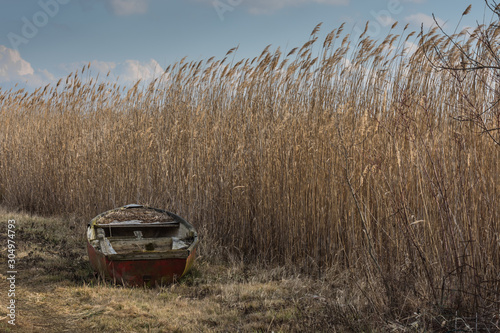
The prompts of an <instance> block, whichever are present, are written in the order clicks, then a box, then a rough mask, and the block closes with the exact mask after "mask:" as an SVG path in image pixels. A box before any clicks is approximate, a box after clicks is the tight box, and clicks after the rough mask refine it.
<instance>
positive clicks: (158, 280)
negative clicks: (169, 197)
mask: <svg viewBox="0 0 500 333" xmlns="http://www.w3.org/2000/svg"><path fill="white" fill-rule="evenodd" d="M197 245H198V234H197V232H196V230H195V229H194V227H193V226H192V225H191V224H189V223H188V222H187V221H186V220H184V219H183V218H181V217H180V216H178V215H176V214H174V213H171V212H168V211H165V210H162V209H157V208H152V207H147V206H143V205H137V204H132V205H126V206H123V207H120V208H116V209H112V210H109V211H107V212H104V213H102V214H99V215H97V216H96V217H95V218H93V219H92V220H91V222H90V224H89V225H88V228H87V251H88V254H89V259H90V264H91V266H92V268H93V269H94V270H95V271H96V272H98V273H99V274H100V275H101V276H102V277H104V278H106V279H111V280H114V281H116V282H118V283H121V284H123V285H126V286H143V285H147V286H155V285H161V284H167V283H170V282H172V281H174V280H175V279H177V278H181V277H182V276H183V275H185V274H186V273H187V272H188V271H189V269H190V268H191V266H192V265H193V262H194V260H195V255H196V248H197Z"/></svg>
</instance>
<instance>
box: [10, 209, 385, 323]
mask: <svg viewBox="0 0 500 333" xmlns="http://www.w3.org/2000/svg"><path fill="white" fill-rule="evenodd" d="M9 219H15V220H16V226H17V228H16V235H15V241H16V245H17V264H16V269H17V270H18V275H17V279H16V299H17V303H16V326H15V327H14V326H11V325H9V324H8V323H7V321H8V320H9V318H8V317H7V312H6V303H5V302H6V301H7V297H6V292H5V291H6V290H8V284H7V280H6V275H4V273H5V272H6V271H7V263H6V260H7V259H6V257H7V254H6V253H7V251H6V245H5V244H6V243H7V237H6V236H5V235H6V231H5V230H4V231H3V232H1V238H0V239H1V244H2V251H1V257H0V258H1V261H0V267H2V269H1V270H0V272H1V273H2V275H0V276H1V280H0V290H2V295H3V299H2V303H4V304H2V306H1V308H0V319H1V320H0V331H1V332H235V331H243V332H271V331H274V332H292V331H297V332H298V331H301V332H303V331H371V330H372V329H373V327H376V324H375V322H372V324H370V317H369V316H367V317H365V318H362V317H361V314H360V309H361V308H360V307H362V305H363V302H364V301H363V299H362V298H361V296H360V295H359V293H356V292H355V291H348V290H347V289H346V288H343V287H342V285H343V282H342V280H343V279H342V276H341V275H338V276H337V279H333V278H325V279H315V280H310V279H309V278H306V277H300V276H297V275H295V277H293V276H292V275H291V274H290V273H287V272H286V271H285V270H284V269H282V268H274V269H263V268H260V269H257V268H251V267H248V266H246V265H245V264H243V263H242V262H241V261H239V260H234V259H233V260H230V261H229V262H227V263H226V264H217V263H209V262H208V261H207V260H205V259H204V258H203V257H201V258H200V260H198V262H197V264H196V266H195V268H194V269H193V270H192V272H191V273H190V274H189V275H187V276H186V277H185V278H184V279H182V280H181V281H179V282H178V283H175V284H172V285H170V286H167V287H163V288H155V289H141V288H136V289H130V288H122V287H120V286H115V285H112V284H110V283H107V282H103V281H99V280H98V279H96V278H94V276H93V273H92V271H91V269H90V267H89V264H88V258H87V256H86V251H85V240H84V237H83V235H84V228H85V222H84V221H77V220H74V219H73V220H72V219H71V218H69V220H70V222H69V223H68V219H67V218H43V217H39V216H31V215H28V214H23V213H9V212H7V211H6V210H4V209H0V221H1V225H2V227H4V228H5V227H6V225H7V221H8V220H9ZM364 315H365V316H366V315H367V314H366V313H365V314H364ZM372 325H373V326H372ZM370 326H372V327H371V328H370ZM374 331H376V330H374Z"/></svg>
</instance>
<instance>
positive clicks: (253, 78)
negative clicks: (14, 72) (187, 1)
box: [0, 26, 500, 322]
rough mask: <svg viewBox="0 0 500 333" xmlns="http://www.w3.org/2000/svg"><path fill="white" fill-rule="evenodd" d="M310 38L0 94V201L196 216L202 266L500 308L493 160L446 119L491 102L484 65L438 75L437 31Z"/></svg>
mask: <svg viewBox="0 0 500 333" xmlns="http://www.w3.org/2000/svg"><path fill="white" fill-rule="evenodd" d="M396 29H397V27H396V28H395V30H396ZM487 29H490V30H491V29H493V30H494V27H489V28H488V27H487ZM395 30H393V32H394V31H395ZM319 35H320V31H319V26H318V27H317V28H316V29H314V31H313V33H312V34H311V37H310V40H309V41H307V43H305V44H304V45H303V46H301V47H298V48H295V49H293V50H291V51H288V50H287V51H286V52H282V51H281V50H280V49H279V48H278V49H276V50H272V49H271V48H270V47H268V48H266V49H265V50H264V51H263V52H262V53H261V54H260V55H259V56H257V57H256V58H253V59H243V60H239V61H237V58H236V57H235V55H234V53H233V52H234V51H235V50H230V51H229V52H228V54H227V55H226V57H225V58H224V59H221V60H216V59H208V60H206V61H205V60H204V61H199V62H189V61H186V60H182V61H180V62H178V63H175V64H173V65H172V66H170V67H169V68H167V70H166V71H165V73H164V75H163V76H161V77H159V78H157V79H156V80H154V81H153V82H148V83H147V84H145V85H144V84H141V83H139V82H138V83H137V84H136V85H135V86H133V87H130V88H124V87H121V86H118V85H117V84H114V83H108V82H105V81H99V80H96V79H95V78H94V77H93V76H92V75H89V74H88V73H89V71H90V69H89V67H90V65H89V66H86V67H85V68H83V69H82V70H81V71H79V72H77V73H72V74H70V75H69V76H68V77H67V78H66V79H65V80H61V81H59V83H58V84H57V85H49V86H46V87H41V88H39V89H37V90H36V91H35V92H26V91H24V90H20V91H12V90H11V91H4V90H0V115H1V119H2V120H1V121H2V131H1V133H0V195H1V201H2V202H3V204H4V205H7V206H11V207H17V208H22V209H25V210H28V211H32V212H38V213H43V214H62V213H73V214H78V215H79V216H82V217H84V218H85V219H90V218H91V217H93V216H95V215H97V214H98V213H100V212H103V211H105V210H107V209H110V208H113V207H117V206H121V205H124V204H129V203H142V204H148V205H150V206H153V207H159V208H164V209H167V210H171V211H174V212H176V213H178V214H179V215H181V216H183V217H185V218H187V219H188V220H189V221H191V222H192V223H193V224H194V225H195V226H196V227H197V228H198V229H199V231H200V234H201V237H202V243H203V247H202V252H203V255H206V256H210V257H213V258H218V257H221V256H222V255H224V254H227V253H229V252H231V253H236V254H237V255H239V256H240V257H241V258H242V259H243V260H245V261H246V262H249V263H256V262H260V263H268V264H271V265H286V266H288V267H293V268H294V269H296V270H297V271H298V272H304V273H306V274H310V275H313V276H314V275H317V276H322V274H324V272H325V271H326V270H332V269H337V270H346V271H350V272H353V274H358V275H359V276H361V277H365V278H366V281H367V282H366V285H365V286H364V287H361V286H359V285H358V287H361V288H363V290H364V293H365V295H366V297H367V302H368V304H369V305H370V306H371V307H373V309H376V310H377V311H401V313H414V312H415V311H417V310H418V309H421V308H422V307H423V306H424V304H425V305H426V306H427V305H429V304H431V305H432V306H433V307H436V308H442V309H451V310H452V312H453V314H454V313H455V311H460V313H463V315H464V316H466V315H471V314H474V313H475V314H478V313H479V316H481V315H483V314H484V315H485V316H486V315H487V314H488V315H489V314H492V313H496V314H498V313H500V312H499V310H500V307H499V304H500V303H499V302H500V295H499V288H500V282H499V280H498V276H499V274H500V251H498V246H499V241H500V239H499V230H500V209H499V207H500V181H499V175H500V163H499V162H498V161H499V160H500V150H499V147H498V145H496V144H495V142H494V141H493V140H491V138H490V137H489V136H488V135H486V134H485V133H482V132H481V131H480V130H478V127H477V126H475V125H474V123H473V122H470V121H459V120H457V118H459V116H460V115H461V114H463V113H464V112H468V110H469V107H470V104H466V103H464V100H465V98H467V99H468V100H470V99H473V100H474V103H475V104H474V105H476V106H477V105H484V106H485V107H486V106H489V105H491V103H493V102H494V98H495V94H494V93H492V91H493V92H495V91H496V90H495V89H496V88H495V85H494V84H492V82H493V81H492V80H493V79H494V78H495V77H494V76H492V77H493V78H490V79H488V75H490V74H491V73H492V70H489V71H488V70H483V71H477V72H475V73H472V72H471V73H469V74H467V73H465V74H464V75H462V76H461V77H460V78H461V80H460V81H457V80H456V79H455V77H454V75H453V73H450V72H449V71H443V70H437V69H436V68H435V67H434V66H433V65H432V62H431V61H429V60H430V59H432V57H435V56H436V55H435V54H434V53H432V52H431V51H426V50H432V48H431V47H430V46H433V45H434V46H435V45H437V46H438V47H439V48H440V49H442V50H445V49H448V50H450V52H451V51H452V50H453V45H451V44H450V42H449V39H447V38H445V36H442V35H440V33H439V31H436V30H434V31H431V32H429V33H427V34H425V35H422V34H416V33H409V32H408V31H407V30H406V28H405V29H402V31H401V32H400V33H399V34H396V33H394V34H390V35H388V36H387V38H385V39H384V40H381V41H376V40H372V39H370V38H368V37H363V36H362V37H360V38H359V39H354V38H352V37H351V36H349V35H346V34H345V33H344V32H343V27H342V26H341V27H340V28H339V29H336V30H334V31H332V32H331V33H329V34H328V35H327V36H326V38H325V39H323V38H321V39H320V38H319ZM455 37H456V38H459V39H460V41H461V42H462V43H464V45H468V47H469V49H470V50H474V48H475V47H476V48H480V46H478V45H477V43H476V42H475V41H474V35H467V34H465V33H462V34H461V35H457V36H455ZM409 42H413V43H415V44H419V46H420V47H419V48H418V50H416V51H411V50H409V48H408V46H409V45H411V44H409ZM497 45H498V44H497ZM475 54H476V56H477V57H481V56H482V53H481V52H480V50H479V49H478V50H477V52H476V53H475ZM447 59H448V61H450V63H455V62H458V61H460V57H459V54H457V53H453V52H451V53H450V54H449V56H448V58H447ZM483 60H484V61H488V59H483ZM488 73H489V74H488ZM494 74H496V73H494ZM497 82H498V81H497ZM483 117H485V118H484V120H485V121H486V122H494V121H498V117H499V114H498V107H496V108H490V109H489V110H488V112H486V113H485V114H484V115H483ZM495 117H496V118H495ZM490 134H491V135H496V134H495V132H491V133H490ZM353 287H354V286H353ZM451 310H450V311H451ZM488 318H490V319H491V322H493V321H494V320H495V319H494V318H493V317H488ZM496 318H497V317H496ZM476 319H477V317H476ZM497 319H498V318H497Z"/></svg>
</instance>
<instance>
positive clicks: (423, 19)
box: [405, 13, 446, 28]
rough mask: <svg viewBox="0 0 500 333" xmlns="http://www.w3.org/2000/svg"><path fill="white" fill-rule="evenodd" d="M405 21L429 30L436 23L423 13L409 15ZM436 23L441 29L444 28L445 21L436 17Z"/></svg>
mask: <svg viewBox="0 0 500 333" xmlns="http://www.w3.org/2000/svg"><path fill="white" fill-rule="evenodd" d="M405 21H408V22H410V23H414V24H416V25H418V26H420V25H421V24H423V25H424V28H430V27H434V26H435V25H436V22H435V21H434V18H433V17H432V16H430V15H427V14H424V13H417V14H413V15H409V16H407V17H405ZM436 21H437V22H438V24H439V25H440V26H441V27H444V25H445V23H446V22H445V21H444V20H442V19H440V18H439V17H436Z"/></svg>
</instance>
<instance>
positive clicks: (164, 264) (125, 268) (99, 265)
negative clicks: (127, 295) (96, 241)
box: [87, 241, 196, 287]
mask: <svg viewBox="0 0 500 333" xmlns="http://www.w3.org/2000/svg"><path fill="white" fill-rule="evenodd" d="M87 252H88V254H89V259H90V265H91V266H92V268H93V269H94V270H95V271H96V272H98V273H99V274H100V275H101V276H102V277H104V278H106V279H110V280H113V281H115V282H116V283H120V284H123V285H125V286H131V287H132V286H141V287H142V286H151V287H154V286H158V285H164V284H168V283H171V282H173V281H175V280H176V279H178V278H180V277H182V276H183V275H184V274H186V273H187V271H188V270H189V269H190V268H191V266H192V264H193V262H194V258H195V255H196V248H195V249H193V251H192V252H191V253H190V254H189V256H188V257H187V258H185V259H184V258H182V259H181V258H168V259H150V260H109V258H107V257H106V256H105V255H104V254H102V253H100V252H98V251H96V250H95V249H94V247H92V245H91V244H90V243H89V242H88V241H87Z"/></svg>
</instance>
